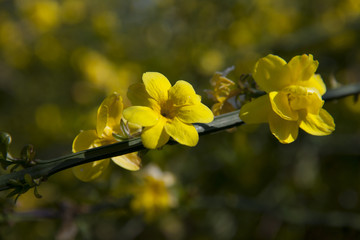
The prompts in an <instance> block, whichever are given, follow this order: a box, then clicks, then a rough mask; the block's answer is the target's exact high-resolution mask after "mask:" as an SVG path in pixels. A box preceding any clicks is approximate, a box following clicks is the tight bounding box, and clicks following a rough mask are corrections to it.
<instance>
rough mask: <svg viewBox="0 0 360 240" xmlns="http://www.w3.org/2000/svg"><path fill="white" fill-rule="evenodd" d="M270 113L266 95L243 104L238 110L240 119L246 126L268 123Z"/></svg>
mask: <svg viewBox="0 0 360 240" xmlns="http://www.w3.org/2000/svg"><path fill="white" fill-rule="evenodd" d="M271 112H272V110H271V105H270V100H269V96H268V95H264V96H261V97H258V98H256V99H254V100H253V101H251V102H248V103H246V104H244V105H243V106H242V107H241V109H240V118H241V120H243V121H244V122H246V123H248V124H257V123H265V122H268V121H269V114H270V113H271Z"/></svg>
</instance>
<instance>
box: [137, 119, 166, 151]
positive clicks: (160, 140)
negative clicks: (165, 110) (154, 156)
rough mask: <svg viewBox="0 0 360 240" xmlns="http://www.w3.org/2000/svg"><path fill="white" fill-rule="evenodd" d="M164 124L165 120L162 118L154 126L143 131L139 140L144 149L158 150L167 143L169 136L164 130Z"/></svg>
mask: <svg viewBox="0 0 360 240" xmlns="http://www.w3.org/2000/svg"><path fill="white" fill-rule="evenodd" d="M165 123H166V118H164V117H162V118H160V119H159V121H158V122H157V123H156V125H154V126H151V127H146V128H144V129H143V131H142V133H141V140H142V142H143V144H144V146H145V147H146V148H150V149H155V148H159V147H161V146H163V145H165V144H166V143H167V142H168V141H169V138H170V136H169V134H167V133H166V131H165V129H164V126H165Z"/></svg>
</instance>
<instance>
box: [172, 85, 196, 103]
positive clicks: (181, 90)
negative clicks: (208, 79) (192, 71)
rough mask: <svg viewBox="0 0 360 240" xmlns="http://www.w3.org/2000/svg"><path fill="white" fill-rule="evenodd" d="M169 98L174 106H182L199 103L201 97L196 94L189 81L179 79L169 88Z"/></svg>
mask: <svg viewBox="0 0 360 240" xmlns="http://www.w3.org/2000/svg"><path fill="white" fill-rule="evenodd" d="M169 100H170V101H172V102H173V103H174V104H175V105H176V106H182V105H192V104H197V103H200V101H201V98H199V96H198V95H196V92H195V90H194V88H193V86H192V85H191V84H190V83H188V82H186V81H183V80H179V81H177V82H176V83H175V85H174V86H173V87H171V88H170V89H169Z"/></svg>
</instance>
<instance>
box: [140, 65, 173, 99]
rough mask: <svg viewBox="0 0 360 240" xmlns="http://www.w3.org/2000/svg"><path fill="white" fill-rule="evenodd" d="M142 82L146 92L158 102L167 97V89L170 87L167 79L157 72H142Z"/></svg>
mask: <svg viewBox="0 0 360 240" xmlns="http://www.w3.org/2000/svg"><path fill="white" fill-rule="evenodd" d="M142 79H143V82H144V85H145V89H146V91H147V92H148V94H149V95H150V96H151V97H152V98H154V99H155V100H156V101H158V102H160V103H161V102H164V101H166V100H167V99H168V91H169V89H170V88H171V84H170V82H169V80H168V79H167V78H166V77H165V76H164V75H162V74H161V73H158V72H146V73H144V74H143V77H142Z"/></svg>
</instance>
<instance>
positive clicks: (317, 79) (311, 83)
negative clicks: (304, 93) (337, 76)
mask: <svg viewBox="0 0 360 240" xmlns="http://www.w3.org/2000/svg"><path fill="white" fill-rule="evenodd" d="M299 85H300V86H303V87H307V88H315V89H317V90H318V91H319V93H320V95H321V96H322V95H324V94H325V92H326V86H325V83H324V81H323V80H322V78H321V76H320V75H319V74H314V75H312V77H310V79H309V80H307V81H302V82H299Z"/></svg>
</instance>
